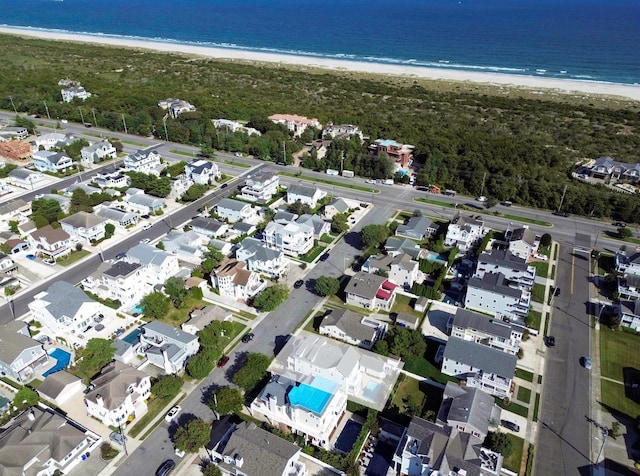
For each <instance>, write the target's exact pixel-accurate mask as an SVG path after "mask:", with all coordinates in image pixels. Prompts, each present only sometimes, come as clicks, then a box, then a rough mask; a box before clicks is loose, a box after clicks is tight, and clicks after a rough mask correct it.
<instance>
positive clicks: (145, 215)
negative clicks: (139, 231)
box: [140, 214, 149, 219]
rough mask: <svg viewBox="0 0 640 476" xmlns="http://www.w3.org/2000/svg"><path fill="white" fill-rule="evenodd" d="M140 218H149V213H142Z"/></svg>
mask: <svg viewBox="0 0 640 476" xmlns="http://www.w3.org/2000/svg"><path fill="white" fill-rule="evenodd" d="M140 218H145V219H148V218H149V215H147V214H144V215H140Z"/></svg>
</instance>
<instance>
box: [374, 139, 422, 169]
mask: <svg viewBox="0 0 640 476" xmlns="http://www.w3.org/2000/svg"><path fill="white" fill-rule="evenodd" d="M414 149H415V146H413V145H409V144H401V143H399V142H396V141H394V140H388V139H377V140H375V141H374V142H373V144H371V145H370V146H369V150H370V151H371V153H372V154H373V155H374V156H375V157H377V156H378V155H380V154H382V153H385V154H387V155H388V156H389V158H390V159H391V160H393V161H394V162H395V163H396V164H397V165H398V166H399V167H400V168H402V169H406V168H407V167H409V166H410V165H411V163H412V162H413V150H414Z"/></svg>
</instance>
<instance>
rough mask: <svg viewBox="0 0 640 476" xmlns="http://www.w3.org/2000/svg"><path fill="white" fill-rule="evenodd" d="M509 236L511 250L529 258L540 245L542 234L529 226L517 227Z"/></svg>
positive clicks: (515, 253) (517, 254)
mask: <svg viewBox="0 0 640 476" xmlns="http://www.w3.org/2000/svg"><path fill="white" fill-rule="evenodd" d="M508 238H509V251H510V252H511V253H512V254H514V255H515V256H518V257H520V258H524V259H528V258H529V257H530V256H533V255H534V254H536V253H537V252H538V248H539V247H540V235H538V234H537V233H536V232H535V231H533V230H531V229H530V228H528V227H523V228H516V229H515V230H513V231H512V232H511V234H510V235H509V236H508Z"/></svg>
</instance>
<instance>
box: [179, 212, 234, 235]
mask: <svg viewBox="0 0 640 476" xmlns="http://www.w3.org/2000/svg"><path fill="white" fill-rule="evenodd" d="M187 226H189V227H191V230H192V231H194V232H196V233H198V234H199V235H203V236H207V237H209V238H218V237H221V236H224V235H225V234H226V233H227V232H228V231H229V225H227V224H226V223H225V222H223V221H220V220H215V219H213V218H201V217H198V218H194V219H193V220H191V221H190V222H189V223H187Z"/></svg>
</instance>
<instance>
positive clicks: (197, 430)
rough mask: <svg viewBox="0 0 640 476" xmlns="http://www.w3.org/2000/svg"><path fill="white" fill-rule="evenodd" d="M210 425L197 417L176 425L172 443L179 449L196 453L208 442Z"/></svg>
mask: <svg viewBox="0 0 640 476" xmlns="http://www.w3.org/2000/svg"><path fill="white" fill-rule="evenodd" d="M210 437H211V425H209V424H208V423H207V422H205V421H204V420H201V419H199V418H196V419H193V420H190V421H189V422H187V423H186V424H185V425H182V426H180V427H178V429H177V430H176V432H175V433H174V435H173V443H174V445H175V446H176V448H178V449H179V450H182V451H186V452H187V453H197V452H198V451H199V450H200V448H202V447H203V446H204V445H206V444H207V443H208V442H209V438H210Z"/></svg>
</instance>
